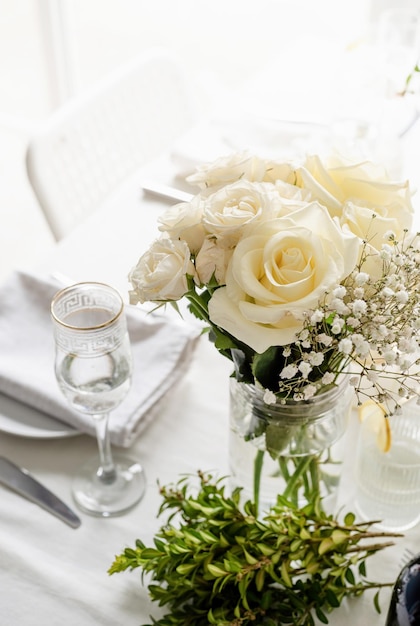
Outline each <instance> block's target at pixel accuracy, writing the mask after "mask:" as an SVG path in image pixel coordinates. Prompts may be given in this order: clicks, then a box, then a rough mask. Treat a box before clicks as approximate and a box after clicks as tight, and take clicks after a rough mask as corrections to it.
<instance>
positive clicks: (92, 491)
mask: <svg viewBox="0 0 420 626" xmlns="http://www.w3.org/2000/svg"><path fill="white" fill-rule="evenodd" d="M51 316H52V320H53V328H54V340H55V375H56V378H57V381H58V385H59V387H60V389H61V391H62V393H63V394H64V396H65V397H66V399H67V400H68V402H69V403H70V405H71V406H72V407H73V408H74V409H76V410H77V411H80V412H81V413H84V414H87V415H90V416H91V417H92V419H93V421H94V423H95V427H96V436H97V441H98V448H99V467H98V459H97V458H95V459H93V460H91V461H89V462H88V463H87V464H86V465H84V466H83V467H82V468H81V470H80V471H79V474H78V475H77V476H76V477H75V479H74V481H73V497H74V499H75V501H76V503H77V505H78V506H79V507H80V509H81V510H82V511H85V512H86V513H90V514H92V515H97V516H102V517H110V516H114V515H120V514H122V513H124V512H126V511H128V510H129V509H131V508H132V507H133V506H135V505H136V504H137V503H138V502H139V500H140V499H141V498H142V496H143V494H144V491H145V484H146V483H145V476H144V472H143V469H142V467H141V465H140V464H139V463H137V462H136V461H133V460H131V459H128V458H126V457H124V456H120V455H118V456H115V458H114V457H113V455H112V453H111V444H110V438H109V430H108V421H109V413H110V411H112V409H114V408H115V407H117V406H118V405H119V404H120V403H121V401H122V400H123V399H124V397H125V396H126V394H127V392H128V390H129V388H130V385H131V373H132V360H131V348H130V341H129V337H128V332H127V324H126V319H125V315H124V304H123V301H122V298H121V296H120V294H119V293H118V292H117V291H116V290H115V289H114V288H113V287H110V286H109V285H105V284H103V283H96V282H85V283H79V284H76V285H72V286H70V287H66V288H65V289H62V290H61V291H59V292H58V293H57V294H56V295H55V296H54V298H53V300H52V303H51Z"/></svg>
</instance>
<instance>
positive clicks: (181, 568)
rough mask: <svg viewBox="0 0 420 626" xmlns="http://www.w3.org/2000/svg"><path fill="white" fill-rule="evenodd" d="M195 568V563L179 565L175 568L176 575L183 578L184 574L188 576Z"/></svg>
mask: <svg viewBox="0 0 420 626" xmlns="http://www.w3.org/2000/svg"><path fill="white" fill-rule="evenodd" d="M195 568H196V565H195V563H181V565H178V567H177V568H176V571H177V572H178V574H181V576H185V575H186V574H190V573H191V572H192V571H193V570H194V569H195Z"/></svg>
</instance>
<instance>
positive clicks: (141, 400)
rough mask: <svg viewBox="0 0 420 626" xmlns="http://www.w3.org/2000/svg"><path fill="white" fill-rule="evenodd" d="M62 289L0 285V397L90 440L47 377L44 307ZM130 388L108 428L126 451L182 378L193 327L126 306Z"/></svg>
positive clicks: (49, 360) (52, 284) (19, 276)
mask: <svg viewBox="0 0 420 626" xmlns="http://www.w3.org/2000/svg"><path fill="white" fill-rule="evenodd" d="M61 287H62V285H60V284H59V283H58V282H56V281H53V280H52V279H44V278H40V277H35V276H32V275H29V274H26V273H23V272H14V273H13V274H12V275H11V276H10V277H9V279H8V280H7V281H6V282H5V283H3V284H2V286H1V287H0V392H2V393H4V394H6V395H8V396H11V397H12V398H15V399H18V400H19V401H20V402H22V403H24V404H27V405H29V406H31V407H34V408H36V409H37V410H39V411H41V412H43V413H46V414H47V415H50V416H52V417H55V418H57V419H59V420H60V421H62V422H65V423H67V424H70V425H72V426H73V427H75V428H76V429H77V430H80V431H82V432H85V433H88V434H94V432H95V431H94V424H93V420H92V419H91V418H89V416H85V415H82V414H79V413H77V412H75V411H73V410H72V409H71V408H69V405H68V404H67V401H66V400H65V399H64V397H63V396H62V395H61V392H60V391H59V389H58V384H57V381H56V379H55V375H54V339H53V328H52V322H51V319H50V303H51V299H52V297H53V295H54V294H55V293H56V291H58V290H59V289H60V288H61ZM126 316H127V324H128V332H129V335H130V340H131V348H132V353H133V382H132V386H131V389H130V391H129V393H128V395H127V396H126V398H125V399H124V400H123V402H122V403H121V405H120V406H119V407H117V408H116V409H115V410H114V411H113V412H112V413H111V418H110V423H109V428H110V436H111V441H112V443H114V444H115V445H118V446H123V447H129V446H130V445H131V444H132V443H133V441H134V440H135V439H136V437H137V436H138V435H139V434H140V432H141V431H142V430H143V428H144V427H145V426H146V424H147V423H148V422H149V421H150V420H152V419H153V418H154V417H155V415H156V414H157V412H158V409H159V404H160V402H161V401H162V400H163V398H164V397H165V396H166V395H167V394H168V392H169V391H170V389H171V388H172V386H173V385H175V384H176V382H177V381H179V379H180V378H181V377H182V375H183V374H184V373H185V371H186V369H187V367H188V365H189V363H190V361H191V358H192V354H193V351H194V347H195V344H196V340H197V338H198V336H199V334H200V329H199V328H197V327H195V326H192V325H191V326H190V325H188V324H187V323H186V322H183V321H182V320H181V319H180V320H177V319H173V318H168V317H167V316H165V315H156V314H154V313H153V314H147V312H146V311H143V310H142V309H140V308H137V307H127V308H126Z"/></svg>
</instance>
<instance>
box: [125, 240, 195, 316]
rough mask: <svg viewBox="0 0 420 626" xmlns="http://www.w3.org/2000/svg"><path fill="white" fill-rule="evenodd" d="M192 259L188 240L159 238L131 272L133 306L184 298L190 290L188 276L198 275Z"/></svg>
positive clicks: (131, 300)
mask: <svg viewBox="0 0 420 626" xmlns="http://www.w3.org/2000/svg"><path fill="white" fill-rule="evenodd" d="M190 256H191V253H190V250H189V248H188V246H187V244H186V243H185V241H179V240H172V239H169V238H167V237H162V238H161V239H157V240H156V241H155V242H154V243H153V244H152V245H151V247H150V248H149V250H148V251H147V252H145V254H143V256H142V257H141V258H140V259H139V261H138V263H137V265H136V266H135V267H134V268H133V269H132V270H131V272H130V273H129V276H128V280H129V281H130V282H131V284H132V286H133V290H132V291H130V303H131V304H137V303H138V302H147V301H167V300H179V299H180V298H182V296H183V295H184V294H185V293H186V292H187V291H188V284H187V274H188V275H190V276H195V269H194V265H193V263H192V262H191V260H190Z"/></svg>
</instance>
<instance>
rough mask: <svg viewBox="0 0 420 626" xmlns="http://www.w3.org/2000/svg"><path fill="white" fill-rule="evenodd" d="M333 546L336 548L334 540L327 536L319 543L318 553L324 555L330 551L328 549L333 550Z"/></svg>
mask: <svg viewBox="0 0 420 626" xmlns="http://www.w3.org/2000/svg"><path fill="white" fill-rule="evenodd" d="M332 548H334V541H333V540H332V538H331V537H326V538H325V539H323V540H322V541H321V543H320V544H319V548H318V554H320V555H321V556H322V555H323V554H325V553H326V552H328V550H331V549H332Z"/></svg>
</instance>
